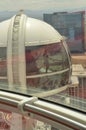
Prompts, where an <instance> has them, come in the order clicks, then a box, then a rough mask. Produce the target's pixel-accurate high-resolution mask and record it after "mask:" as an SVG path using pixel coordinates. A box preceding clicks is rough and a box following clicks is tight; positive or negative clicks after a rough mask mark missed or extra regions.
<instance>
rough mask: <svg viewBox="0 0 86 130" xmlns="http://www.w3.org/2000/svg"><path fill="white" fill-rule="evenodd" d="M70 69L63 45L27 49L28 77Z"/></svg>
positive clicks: (55, 44)
mask: <svg viewBox="0 0 86 130" xmlns="http://www.w3.org/2000/svg"><path fill="white" fill-rule="evenodd" d="M68 67H69V61H68V56H67V54H66V51H65V49H64V47H63V44H62V43H53V44H48V45H42V46H41V45H40V46H28V47H26V75H27V76H29V75H35V74H44V73H52V72H56V71H60V70H64V69H67V68H68Z"/></svg>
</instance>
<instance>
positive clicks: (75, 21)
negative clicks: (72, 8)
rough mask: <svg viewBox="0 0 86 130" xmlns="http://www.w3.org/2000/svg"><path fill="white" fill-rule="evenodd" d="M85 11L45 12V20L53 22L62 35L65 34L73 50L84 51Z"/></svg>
mask: <svg viewBox="0 0 86 130" xmlns="http://www.w3.org/2000/svg"><path fill="white" fill-rule="evenodd" d="M84 16H85V12H84V11H81V12H73V13H67V12H56V13H53V14H44V15H43V18H44V21H46V22H47V23H49V24H51V25H52V26H53V27H54V28H55V29H56V30H58V31H59V32H60V34H61V35H63V36H65V37H66V39H67V43H68V45H69V47H70V50H71V52H84V50H85V37H84V35H85V30H84V22H85V19H84Z"/></svg>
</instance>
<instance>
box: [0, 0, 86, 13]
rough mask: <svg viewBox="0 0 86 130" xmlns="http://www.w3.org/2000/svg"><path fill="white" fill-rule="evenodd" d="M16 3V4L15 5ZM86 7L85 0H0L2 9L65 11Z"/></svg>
mask: <svg viewBox="0 0 86 130" xmlns="http://www.w3.org/2000/svg"><path fill="white" fill-rule="evenodd" d="M14 5H15V6H14ZM79 8H86V1H85V0H72V1H71V0H29V1H28V0H22V1H21V0H15V1H12V0H3V1H0V12H1V11H19V10H21V9H23V10H30V11H53V10H55V11H56V10H57V11H61V10H62V11H64V10H78V9H79Z"/></svg>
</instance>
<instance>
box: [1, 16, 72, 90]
mask: <svg viewBox="0 0 86 130" xmlns="http://www.w3.org/2000/svg"><path fill="white" fill-rule="evenodd" d="M34 22H35V24H34ZM4 26H6V28H4ZM39 26H40V27H39ZM0 28H1V29H2V32H1V34H0V45H1V47H0V83H1V85H3V83H5V82H6V86H9V87H13V88H15V86H20V87H23V88H37V89H38V90H52V89H55V88H58V87H61V86H63V85H66V84H68V83H69V82H70V74H71V62H70V56H69V53H68V49H67V47H66V44H65V41H64V40H63V37H62V36H61V35H60V34H59V33H58V32H57V31H56V30H55V29H54V28H53V27H51V26H50V25H48V24H46V23H44V22H41V21H39V20H36V19H31V18H27V16H25V15H23V14H22V15H21V14H18V15H16V16H14V17H13V18H12V19H10V20H7V21H5V22H2V23H0ZM4 32H5V33H4ZM7 84H9V85H7ZM26 86H27V87H26Z"/></svg>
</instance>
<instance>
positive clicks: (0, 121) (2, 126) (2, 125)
mask: <svg viewBox="0 0 86 130" xmlns="http://www.w3.org/2000/svg"><path fill="white" fill-rule="evenodd" d="M15 129H16V130H59V129H58V128H55V127H53V126H52V125H50V124H48V123H46V122H42V121H40V120H37V119H34V118H30V117H25V116H22V115H20V114H17V113H14V112H8V111H0V130H15ZM60 130H61V129H60Z"/></svg>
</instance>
